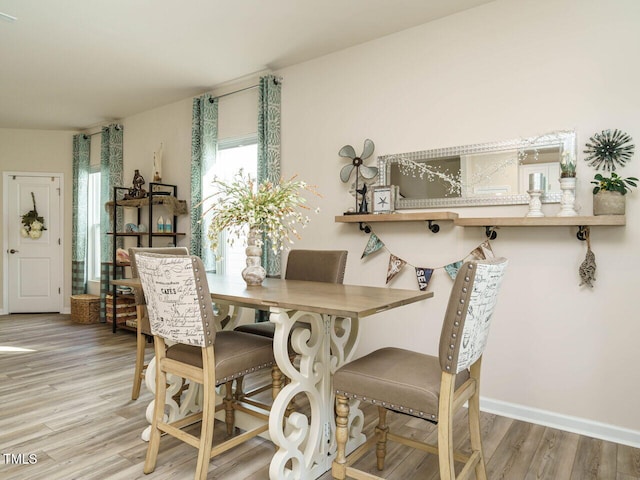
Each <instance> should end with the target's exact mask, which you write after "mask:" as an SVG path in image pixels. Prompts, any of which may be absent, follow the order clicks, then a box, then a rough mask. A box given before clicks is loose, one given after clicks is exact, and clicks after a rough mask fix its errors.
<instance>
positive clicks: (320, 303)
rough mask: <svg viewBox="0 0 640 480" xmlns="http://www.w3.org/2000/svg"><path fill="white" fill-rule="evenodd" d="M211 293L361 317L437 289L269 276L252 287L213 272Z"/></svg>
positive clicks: (244, 302) (236, 301) (239, 301)
mask: <svg viewBox="0 0 640 480" xmlns="http://www.w3.org/2000/svg"><path fill="white" fill-rule="evenodd" d="M207 279H208V281H209V289H210V291H211V296H212V297H213V298H214V299H216V300H219V301H222V302H226V303H230V304H233V305H239V306H246V307H250V308H256V309H263V310H265V309H268V308H270V307H279V308H286V309H292V310H303V311H306V312H315V313H327V314H330V315H339V316H343V317H353V318H361V317H366V316H368V315H372V314H374V313H378V312H382V311H384V310H389V309H391V308H395V307H400V306H402V305H408V304H410V303H414V302H417V301H419V300H423V299H426V298H430V297H433V292H421V291H419V290H401V289H397V288H381V287H364V286H359V285H343V284H336V283H325V282H306V281H301V280H281V279H279V278H266V279H265V280H264V282H263V283H262V286H261V287H248V286H247V285H246V284H245V283H244V280H242V278H240V277H231V276H229V277H227V276H222V275H215V274H209V275H207Z"/></svg>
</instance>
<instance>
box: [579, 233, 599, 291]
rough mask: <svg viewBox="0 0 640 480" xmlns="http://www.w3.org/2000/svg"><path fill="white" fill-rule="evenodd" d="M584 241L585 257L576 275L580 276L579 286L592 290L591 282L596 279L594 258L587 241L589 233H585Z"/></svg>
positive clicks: (589, 243) (589, 242)
mask: <svg viewBox="0 0 640 480" xmlns="http://www.w3.org/2000/svg"><path fill="white" fill-rule="evenodd" d="M585 233H586V235H585V236H586V240H587V255H586V256H585V259H584V261H583V262H582V263H581V264H580V268H579V269H578V273H579V274H580V279H581V280H582V282H580V285H579V286H582V285H587V286H589V287H591V288H593V282H594V281H595V279H596V256H595V254H594V253H593V252H592V251H591V240H590V239H589V231H588V230H587V231H586V232H585Z"/></svg>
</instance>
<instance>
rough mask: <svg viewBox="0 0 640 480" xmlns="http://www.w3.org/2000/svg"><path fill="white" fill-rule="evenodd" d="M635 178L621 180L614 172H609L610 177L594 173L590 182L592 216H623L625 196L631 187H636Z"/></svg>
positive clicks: (636, 180)
mask: <svg viewBox="0 0 640 480" xmlns="http://www.w3.org/2000/svg"><path fill="white" fill-rule="evenodd" d="M636 182H638V179H637V178H636V177H627V178H622V177H621V176H619V175H618V174H617V173H615V172H611V177H604V176H602V174H600V173H596V175H595V177H594V180H593V181H592V182H591V183H593V184H594V185H595V187H594V188H593V214H594V215H624V213H625V205H626V202H625V195H626V194H627V193H629V192H630V191H631V189H632V188H633V187H637V186H638V184H637V183H636Z"/></svg>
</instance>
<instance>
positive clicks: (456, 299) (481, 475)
mask: <svg viewBox="0 0 640 480" xmlns="http://www.w3.org/2000/svg"><path fill="white" fill-rule="evenodd" d="M506 265H507V261H506V260H505V259H504V258H497V259H491V260H476V261H469V262H466V263H465V264H464V265H463V266H462V267H461V268H460V270H459V271H458V274H457V276H456V279H455V282H454V285H453V289H452V291H451V294H450V296H449V304H448V307H447V310H446V313H445V317H444V322H443V325H442V332H441V334H440V347H439V355H438V356H437V357H436V356H431V355H425V354H422V353H417V352H412V351H409V350H403V349H400V348H382V349H380V350H376V351H374V352H372V353H370V354H368V355H365V356H364V357H362V358H360V359H357V360H354V361H352V362H350V363H348V364H346V365H343V366H342V367H341V368H339V369H338V370H337V372H336V373H335V375H334V377H333V387H334V391H335V394H336V443H337V450H338V451H337V455H336V458H335V460H334V461H333V464H332V475H333V478H335V479H340V480H342V479H345V478H356V479H364V478H366V479H373V478H381V477H376V476H375V475H371V474H370V473H366V472H363V471H361V470H357V469H355V468H353V467H352V465H353V463H355V461H357V460H358V459H359V458H361V457H362V456H363V455H364V453H365V452H366V451H367V450H369V449H370V448H373V447H374V446H375V447H376V457H377V468H378V470H380V471H381V470H383V469H384V461H385V455H386V443H387V440H391V441H395V442H399V443H401V444H404V445H408V446H411V447H413V448H417V449H420V450H422V451H425V452H428V453H437V454H438V457H439V465H440V478H441V479H442V480H452V479H456V478H458V479H462V478H468V476H469V475H470V474H471V473H472V472H473V471H475V478H476V480H486V479H487V474H486V470H485V462H484V457H483V452H482V440H481V436H480V406H479V398H480V393H479V390H480V365H481V361H482V354H483V351H484V348H485V345H486V342H487V336H488V333H489V326H490V323H491V317H492V314H493V311H494V307H495V304H496V298H497V294H498V289H499V287H500V284H501V282H502V278H503V275H504V271H505V268H506ZM350 401H361V402H365V403H371V404H373V405H376V406H377V407H378V414H379V420H378V425H377V426H376V429H375V431H376V435H374V436H371V438H369V439H368V440H367V441H366V442H365V443H364V444H362V445H361V446H360V447H358V448H356V449H355V450H354V451H353V452H352V453H351V454H350V455H349V456H348V457H347V456H346V444H347V441H348V439H349V432H348V427H349V426H348V423H349V408H350V406H349V403H350ZM466 401H468V402H469V403H468V405H469V409H468V421H469V432H470V439H471V454H470V455H467V454H465V453H462V452H458V451H455V452H454V450H453V439H452V434H453V415H454V413H455V412H456V411H457V410H458V409H459V408H460V407H461V406H462V405H463V404H464V403H465V402H466ZM389 410H391V411H393V412H399V413H403V414H407V415H410V416H413V417H417V418H421V419H424V420H427V421H429V422H432V423H437V425H438V445H437V446H433V445H428V444H426V443H423V442H419V441H417V440H415V439H414V438H408V437H403V436H401V435H398V434H396V433H392V432H391V431H389V426H388V424H387V420H386V416H387V411H389ZM454 461H456V462H461V463H463V464H464V466H463V467H462V469H461V470H460V472H459V475H458V477H456V474H455V469H454Z"/></svg>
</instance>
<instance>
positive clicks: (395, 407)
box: [335, 390, 436, 420]
mask: <svg viewBox="0 0 640 480" xmlns="http://www.w3.org/2000/svg"><path fill="white" fill-rule="evenodd" d="M335 393H336V395H342V396H345V397H347V398H351V399H353V400H361V401H366V402H369V403H372V404H374V405H380V406H382V407H384V408H388V409H391V410H395V411H397V412H401V413H409V414H410V415H413V416H414V417H421V418H425V417H429V418H430V419H432V420H435V418H436V415H435V414H433V413H425V412H423V411H420V410H418V411H416V410H414V409H413V408H409V407H405V406H404V405H395V404H393V403H391V404H387V402H383V401H380V400H376V399H368V398H367V397H364V396H360V395H356V394H355V393H349V392H345V391H343V390H335Z"/></svg>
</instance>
